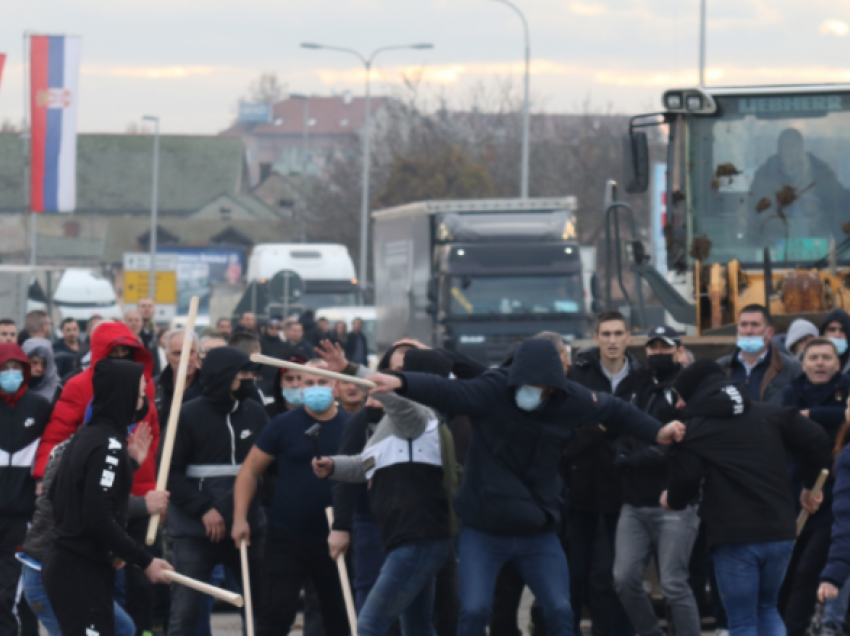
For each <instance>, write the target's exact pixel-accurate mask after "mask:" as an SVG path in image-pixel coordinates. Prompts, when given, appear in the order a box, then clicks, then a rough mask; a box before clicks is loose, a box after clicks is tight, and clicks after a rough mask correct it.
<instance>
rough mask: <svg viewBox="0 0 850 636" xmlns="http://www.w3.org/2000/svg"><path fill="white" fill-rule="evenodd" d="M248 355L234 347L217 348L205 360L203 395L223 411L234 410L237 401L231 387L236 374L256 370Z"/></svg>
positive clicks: (202, 383) (202, 379) (202, 380)
mask: <svg viewBox="0 0 850 636" xmlns="http://www.w3.org/2000/svg"><path fill="white" fill-rule="evenodd" d="M255 368H256V365H255V364H254V363H252V362H251V359H250V358H249V357H248V354H247V353H245V352H244V351H240V350H239V349H236V348H234V347H217V348H215V349H213V350H212V351H210V352H209V353H208V354H207V357H206V358H204V375H203V376H201V389H202V395H203V396H204V397H206V398H207V399H209V400H210V401H211V402H212V403H213V404H215V405H216V406H217V407H218V408H220V409H221V410H222V411H226V412H229V411H231V410H232V409H233V404H234V403H235V402H236V400H235V399H234V397H233V394H232V392H231V389H230V386H231V385H232V384H233V380H234V378H236V374H237V373H239V372H240V371H242V370H243V369H249V370H252V371H253V370H254V369H255Z"/></svg>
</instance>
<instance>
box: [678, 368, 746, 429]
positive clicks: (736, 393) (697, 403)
mask: <svg viewBox="0 0 850 636" xmlns="http://www.w3.org/2000/svg"><path fill="white" fill-rule="evenodd" d="M749 408H750V398H749V396H748V395H747V392H746V391H744V390H743V389H741V388H740V387H739V386H738V385H737V384H735V383H734V382H732V381H731V380H729V378H727V377H724V376H719V375H712V376H709V377H707V378H706V379H705V380H704V381H703V383H702V385H701V386H700V388H699V389H697V391H696V393H694V394H693V396H691V399H690V401H689V402H688V403H687V404H686V405H685V411H684V417H685V419H689V418H692V417H720V418H725V417H736V416H738V415H741V414H743V413H745V412H746V411H748V410H749Z"/></svg>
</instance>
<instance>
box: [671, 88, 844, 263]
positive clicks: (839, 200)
mask: <svg viewBox="0 0 850 636" xmlns="http://www.w3.org/2000/svg"><path fill="white" fill-rule="evenodd" d="M716 101H717V106H718V116H715V117H693V118H691V119H690V120H689V122H688V130H689V134H688V156H687V162H686V163H687V174H688V187H687V193H688V194H687V196H688V208H689V213H690V219H691V227H690V228H689V231H688V235H689V245H688V249H690V250H691V251H692V255H693V253H694V252H696V253H697V254H700V253H701V256H700V258H701V259H702V260H705V261H708V262H722V263H725V262H728V261H730V260H732V259H735V258H736V259H738V260H739V261H741V262H742V263H745V264H746V263H758V262H761V261H762V260H763V254H764V248H765V247H767V248H769V249H770V255H771V260H773V261H774V262H779V263H795V262H797V263H799V262H807V261H815V260H819V259H821V258H823V257H825V256H826V255H827V253H828V247H829V239H830V238H835V239H836V242H837V243H841V241H842V240H843V239H844V238H845V237H846V236H847V234H846V233H845V232H844V231H843V230H842V225H843V224H845V223H846V222H847V221H850V195H848V188H850V93H833V94H817V95H814V94H813V95H805V94H783V95H780V94H772V95H754V96H734V97H717V98H716ZM701 236H705V237H706V238H707V239H708V240H709V241H710V242H711V245H710V248H709V246H708V243H707V242H705V241H698V242H697V243H696V245H695V244H694V243H693V239H694V238H695V237H701ZM692 246H694V248H696V249H692Z"/></svg>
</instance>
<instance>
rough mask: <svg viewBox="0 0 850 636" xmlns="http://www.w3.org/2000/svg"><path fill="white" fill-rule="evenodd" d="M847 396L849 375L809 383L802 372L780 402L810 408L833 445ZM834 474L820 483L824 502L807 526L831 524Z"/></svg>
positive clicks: (810, 411)
mask: <svg viewBox="0 0 850 636" xmlns="http://www.w3.org/2000/svg"><path fill="white" fill-rule="evenodd" d="M848 397H850V376H846V375H844V374H843V373H840V372H839V373H836V374H835V375H834V376H833V377H832V378H830V380H829V382H827V383H825V384H819V385H818V384H812V383H811V382H809V380H808V378H807V377H806V376H805V375H801V376H800V377H799V378H797V379H796V380H794V381H793V382H792V383H791V384H790V385H789V386H787V387H785V390H784V391H783V392H782V406H790V407H791V408H793V409H795V410H798V411H806V410H807V411H809V419H810V420H812V421H813V422H815V423H816V424H819V425H820V426H821V427H823V430H824V432H825V433H826V434H827V435H828V436H829V441H830V444H832V445H833V446H834V445H835V438H836V436H837V435H838V429H840V428H841V425H842V424H843V423H844V413H845V409H846V408H847V398H848ZM834 487H835V476H834V475H833V474H832V473H830V475H829V477H828V478H827V480H826V483H825V484H824V487H823V503H822V504H821V505H820V508H818V511H817V512H816V513H815V514H814V515H812V516H811V518H810V519H809V522H808V524H807V525H806V528H813V527H815V526H816V525H821V524H831V523H832V520H833V517H832V501H833V498H832V491H833V488H834Z"/></svg>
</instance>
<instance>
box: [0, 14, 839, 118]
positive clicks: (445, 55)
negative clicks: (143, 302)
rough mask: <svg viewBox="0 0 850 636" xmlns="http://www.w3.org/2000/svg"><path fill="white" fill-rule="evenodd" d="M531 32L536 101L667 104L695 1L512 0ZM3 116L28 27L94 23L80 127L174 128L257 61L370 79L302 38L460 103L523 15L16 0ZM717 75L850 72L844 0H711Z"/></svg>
mask: <svg viewBox="0 0 850 636" xmlns="http://www.w3.org/2000/svg"><path fill="white" fill-rule="evenodd" d="M515 2H516V3H517V5H518V6H519V7H520V8H521V9H522V10H523V11H524V12H525V15H526V17H527V19H528V23H529V28H530V32H531V54H532V78H531V82H532V84H531V85H532V96H533V98H534V101H535V104H537V106H538V109H539V110H546V111H549V112H577V111H581V110H582V109H583V108H584V106H583V104H584V103H585V102H586V101H587V100H589V102H590V104H591V107H592V108H593V109H594V110H607V109H608V108H611V109H612V110H614V111H615V112H621V113H632V112H639V111H645V110H650V109H655V108H657V107H658V106H659V104H660V95H661V92H662V91H663V89H664V88H666V87H670V86H675V85H688V84H694V83H696V79H697V56H698V51H697V48H698V47H697V42H698V12H699V1H698V0H578V1H572V0H515ZM4 4H6V5H11V4H14V9H11V8H10V7H8V6H7V9H6V11H4V12H3V19H2V20H0V53H6V54H7V56H8V57H7V63H6V68H5V71H4V73H3V78H2V81H0V120H4V119H10V120H13V121H16V122H17V121H19V120H20V118H21V116H22V113H23V93H22V90H23V89H22V86H23V80H22V74H23V66H22V63H23V59H22V58H23V42H22V40H23V33H24V32H25V31H27V30H31V31H36V32H41V33H55V34H61V33H67V34H74V35H80V36H82V37H83V56H82V58H83V61H82V75H81V89H80V90H81V95H80V112H79V125H80V131H81V132H123V131H124V130H125V129H126V128H127V126H128V124H130V123H131V122H139V120H140V118H141V116H142V115H145V114H152V115H159V116H160V117H161V120H162V130H163V131H164V132H166V133H216V132H218V131H220V130H221V129H223V128H225V127H226V126H227V125H228V123H229V122H230V121H231V120H232V119H233V117H234V115H235V104H236V102H237V100H238V99H239V97H240V96H242V95H244V94H245V93H246V91H247V87H248V85H249V84H250V82H251V81H252V80H253V79H254V78H256V77H257V76H258V75H259V74H260V73H261V72H275V73H277V74H278V75H279V77H280V78H281V80H282V81H283V82H284V83H285V84H286V85H287V86H288V87H289V90H290V91H292V92H299V93H310V94H315V95H330V94H333V93H341V92H343V91H346V90H350V91H352V92H354V93H355V94H361V93H362V91H363V80H364V77H365V75H364V72H363V70H362V67H361V66H360V65H359V62H357V61H356V59H355V58H353V57H350V56H347V55H344V54H342V53H336V52H331V51H310V50H303V49H301V48H299V44H300V43H301V42H319V43H323V44H329V45H336V46H343V47H351V48H355V49H358V50H361V51H364V52H369V51H371V50H372V49H374V48H377V47H380V46H386V45H394V44H408V43H415V42H431V43H433V44H434V45H435V48H434V49H433V50H430V51H390V52H387V53H384V54H382V55H381V56H380V57H379V58H378V60H377V62H376V67H375V71H374V73H373V94H392V93H393V92H394V91H399V90H401V86H402V81H403V78H404V77H405V75H407V76H410V77H419V78H421V79H420V82H421V84H420V92H421V93H423V94H425V95H426V96H428V95H438V94H440V93H445V94H446V95H448V96H449V97H450V98H451V99H453V100H455V101H456V103H458V104H460V103H462V102H463V100H464V98H466V97H468V95H469V94H470V91H471V90H472V89H473V87H475V86H476V85H479V84H482V83H483V84H484V85H485V86H496V85H497V84H498V83H499V82H504V81H507V80H513V81H514V82H515V84H516V86H517V88H519V87H520V85H521V81H522V55H523V39H522V28H521V23H520V21H519V18H518V17H517V16H516V15H515V14H514V13H513V12H512V11H511V9H510V8H509V7H507V6H505V5H503V4H500V3H499V2H497V1H495V0H306V1H296V0H282V1H281V0H275V1H272V0H238V1H236V0H230V1H227V0H143V1H142V0H120V1H118V2H116V1H115V0H29V1H26V2H21V1H19V0H5V3H4ZM707 57H708V62H707V67H708V83H709V84H713V85H742V84H750V83H756V84H771V83H816V82H848V83H850V2H848V0H840V1H839V0H807V1H806V2H799V0H708V56H707Z"/></svg>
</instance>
